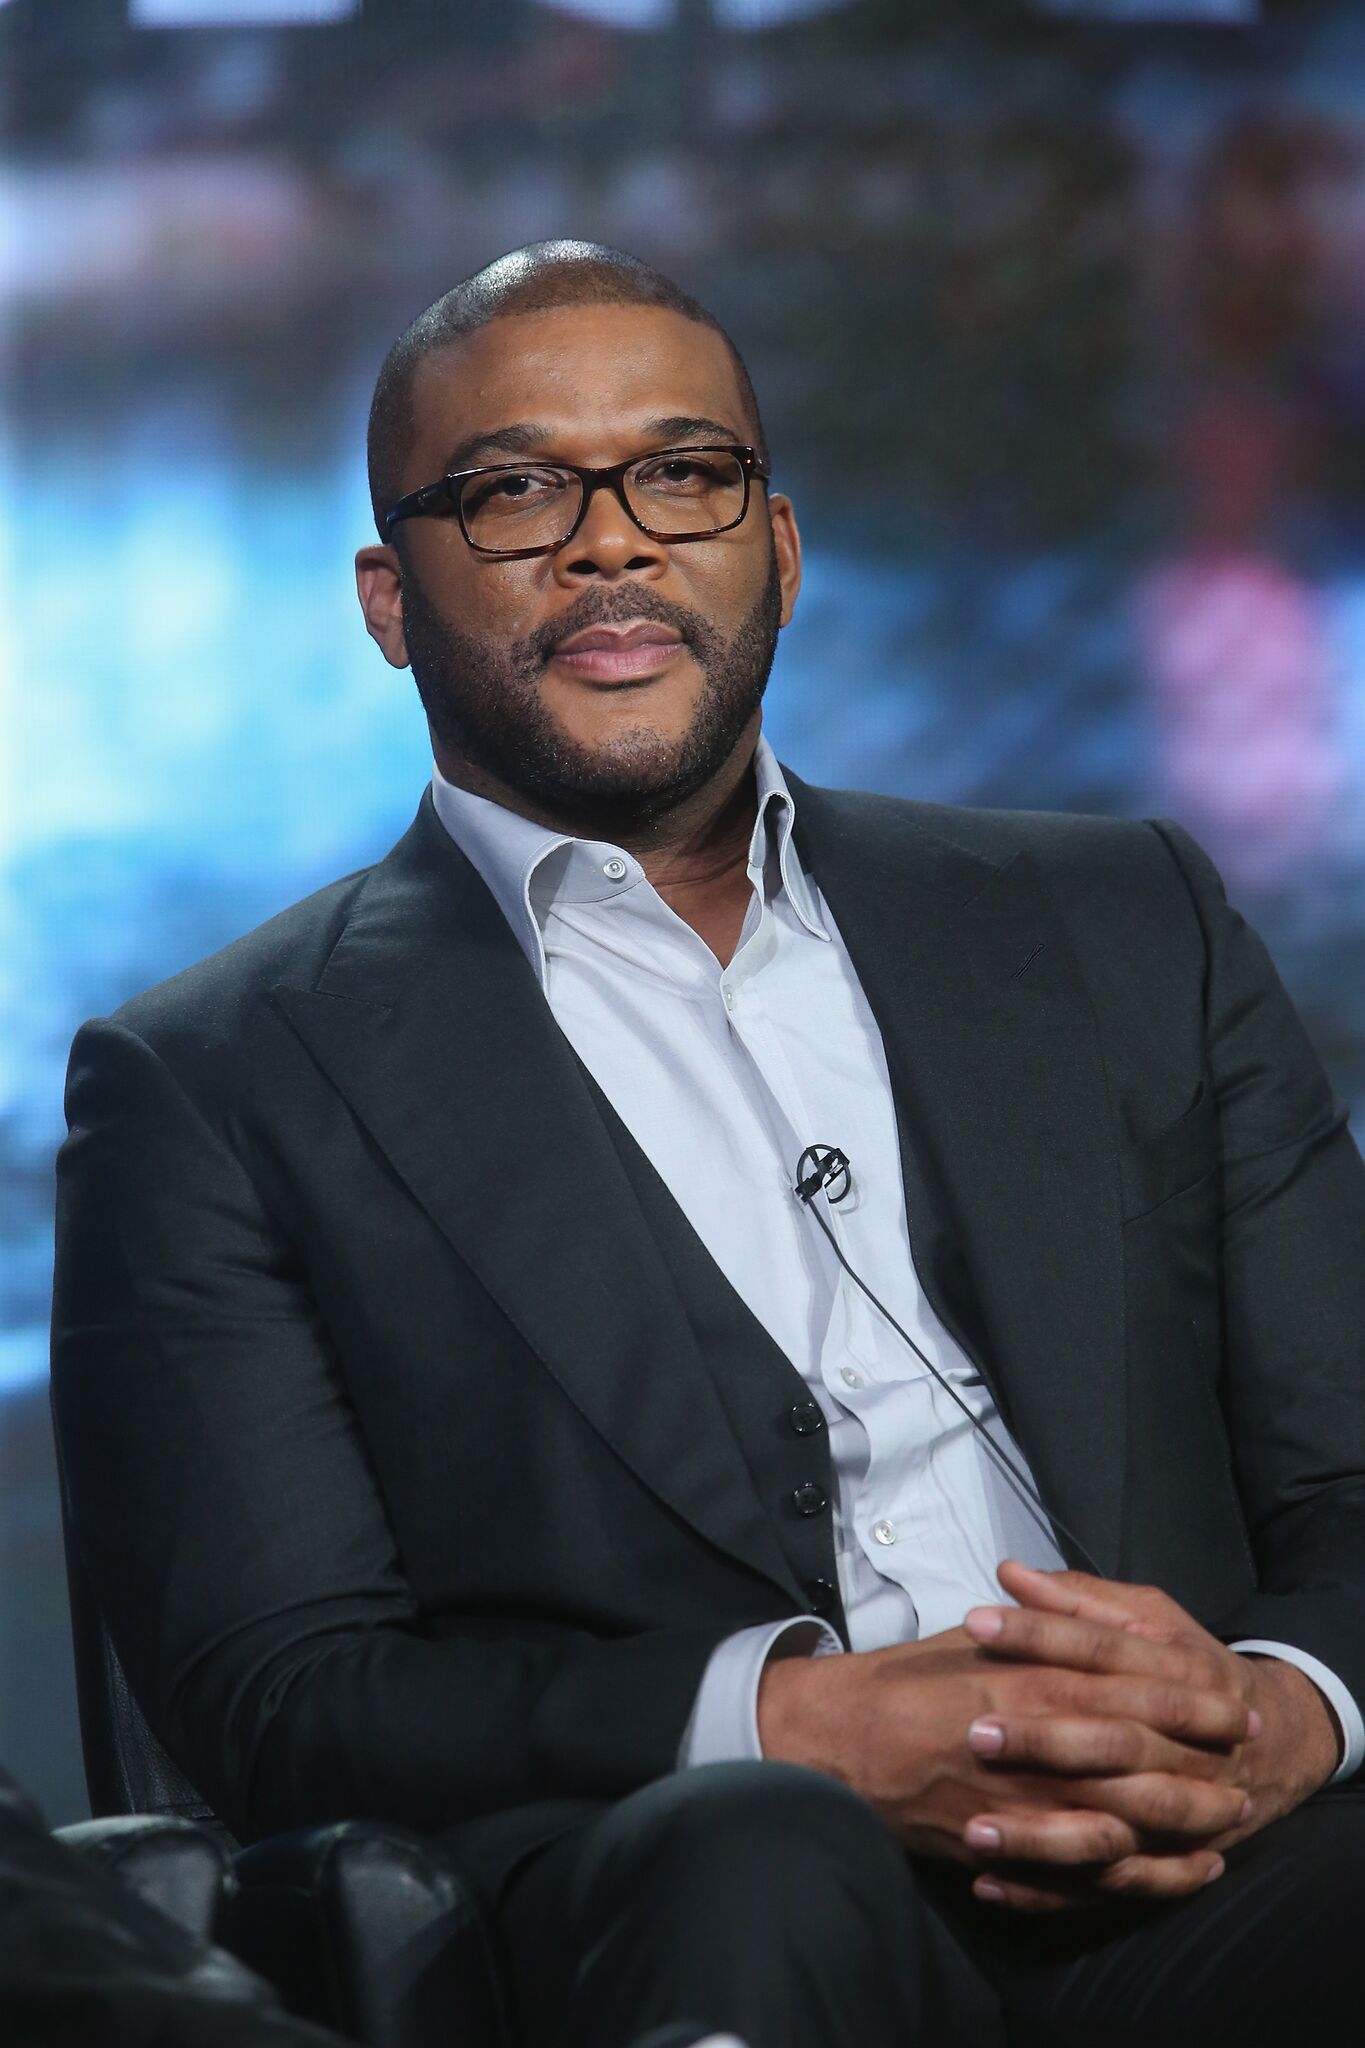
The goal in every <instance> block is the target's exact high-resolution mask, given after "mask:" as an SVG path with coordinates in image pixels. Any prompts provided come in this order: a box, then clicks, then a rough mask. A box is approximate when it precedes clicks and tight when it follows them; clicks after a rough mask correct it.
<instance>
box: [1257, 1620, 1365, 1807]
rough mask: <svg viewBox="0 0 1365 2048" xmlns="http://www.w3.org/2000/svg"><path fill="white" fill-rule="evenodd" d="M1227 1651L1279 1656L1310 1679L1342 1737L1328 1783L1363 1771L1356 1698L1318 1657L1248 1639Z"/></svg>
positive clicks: (1364, 1746)
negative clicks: (1335, 1765) (1339, 1751)
mask: <svg viewBox="0 0 1365 2048" xmlns="http://www.w3.org/2000/svg"><path fill="white" fill-rule="evenodd" d="M1228 1648H1229V1649H1230V1650H1243V1651H1249V1652H1250V1653H1251V1654H1252V1655H1253V1656H1257V1657H1278V1658H1279V1659H1280V1660H1281V1662H1282V1663H1285V1664H1292V1665H1293V1666H1294V1667H1295V1669H1296V1670H1298V1671H1301V1672H1302V1673H1303V1675H1304V1677H1305V1678H1311V1679H1312V1681H1313V1683H1314V1685H1315V1686H1316V1687H1317V1689H1318V1691H1319V1692H1320V1693H1321V1694H1322V1696H1323V1698H1324V1699H1325V1700H1326V1702H1327V1704H1328V1706H1329V1707H1330V1708H1331V1709H1332V1713H1333V1715H1334V1717H1335V1719H1336V1724H1337V1730H1338V1733H1339V1734H1340V1736H1341V1762H1340V1763H1339V1764H1338V1765H1337V1767H1336V1769H1335V1770H1334V1771H1333V1773H1332V1775H1331V1777H1330V1778H1329V1779H1328V1780H1327V1782H1328V1784H1329V1785H1336V1784H1338V1783H1339V1782H1340V1781H1341V1779H1343V1778H1349V1777H1350V1776H1351V1775H1352V1774H1353V1772H1355V1771H1358V1770H1359V1769H1360V1766H1361V1764H1362V1763H1363V1762H1365V1720H1362V1719H1361V1714H1360V1708H1359V1707H1358V1706H1357V1705H1356V1701H1355V1697H1354V1695H1353V1694H1352V1693H1349V1692H1348V1691H1347V1690H1346V1687H1345V1686H1344V1685H1343V1684H1342V1682H1341V1680H1340V1679H1339V1678H1338V1677H1337V1674H1336V1672H1335V1671H1329V1670H1328V1668H1327V1666H1326V1665H1325V1664H1320V1663H1319V1662H1318V1660H1317V1658H1316V1657H1310V1656H1309V1654H1308V1652H1307V1650H1296V1649H1295V1648H1294V1647H1293V1645H1292V1644H1290V1643H1269V1642H1262V1641H1260V1640H1259V1638H1252V1637H1247V1638H1246V1639H1245V1640H1244V1641H1242V1642H1239V1643H1229V1644H1228Z"/></svg>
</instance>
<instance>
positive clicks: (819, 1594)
mask: <svg viewBox="0 0 1365 2048" xmlns="http://www.w3.org/2000/svg"><path fill="white" fill-rule="evenodd" d="M806 1598H807V1599H808V1600H809V1601H810V1604H811V1611H812V1613H814V1614H833V1613H834V1611H835V1609H836V1608H837V1607H838V1605H839V1596H838V1594H837V1593H836V1592H835V1590H834V1588H833V1586H832V1585H831V1584H830V1582H829V1580H828V1579H807V1580H806Z"/></svg>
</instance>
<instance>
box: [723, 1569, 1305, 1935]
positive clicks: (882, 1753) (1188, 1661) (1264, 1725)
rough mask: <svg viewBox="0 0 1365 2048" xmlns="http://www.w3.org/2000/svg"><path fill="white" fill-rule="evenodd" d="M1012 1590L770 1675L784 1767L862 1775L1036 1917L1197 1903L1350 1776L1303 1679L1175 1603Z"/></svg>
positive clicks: (772, 1723)
mask: <svg viewBox="0 0 1365 2048" xmlns="http://www.w3.org/2000/svg"><path fill="white" fill-rule="evenodd" d="M999 1578H1000V1583H1001V1586H1002V1587H1003V1588H1004V1590H1005V1592H1006V1593H1007V1594H1008V1595H1009V1596H1010V1598H1011V1599H1012V1600H1014V1601H1017V1602H1018V1605H1017V1606H1012V1607H1011V1606H1002V1607H978V1608H974V1609H973V1610H972V1612H971V1613H970V1614H968V1616H967V1617H966V1620H965V1623H964V1625H963V1626H962V1627H961V1628H957V1629H949V1630H946V1631H945V1632H944V1633H943V1634H941V1635H937V1636H930V1637H927V1638H925V1639H924V1640H922V1641H920V1642H917V1643H907V1644H903V1645H896V1646H895V1647H893V1648H890V1649H886V1650H874V1651H868V1652H863V1653H861V1654H858V1655H853V1656H845V1657H824V1658H816V1659H805V1658H800V1659H789V1660H785V1661H783V1662H779V1663H775V1664H772V1665H770V1666H769V1668H768V1670H767V1671H766V1672H765V1674H764V1678H763V1682H762V1686H761V1689H760V1695H759V1726H760V1735H761V1740H762V1746H763V1752H764V1755H765V1756H776V1757H783V1758H786V1759H787V1760H789V1761H792V1762H797V1763H804V1764H807V1765H809V1766H812V1767H813V1768H815V1769H821V1770H825V1771H827V1772H829V1773H830V1774H831V1775H833V1776H835V1777H837V1778H840V1779H842V1780H843V1781H844V1782H845V1783H847V1784H850V1785H851V1786H852V1787H853V1788H854V1790H855V1791H858V1792H860V1793H861V1794H862V1795H863V1796H864V1798H866V1799H868V1800H869V1801H870V1802H871V1804H872V1805H873V1806H874V1807H876V1808H877V1810H878V1811H879V1812H880V1813H881V1814H882V1816H883V1818H884V1819H885V1820H886V1821H887V1823H888V1825H889V1826H890V1827H891V1828H892V1830H893V1832H894V1833H895V1834H896V1835H897V1836H898V1837H899V1838H900V1839H901V1841H902V1842H903V1843H904V1844H905V1846H906V1847H907V1848H908V1849H910V1850H912V1851H914V1852H915V1853H917V1854H922V1855H929V1856H937V1857H946V1858H950V1859H952V1860H953V1861H955V1862H959V1863H965V1864H967V1865H969V1866H971V1867H973V1868H974V1869H975V1870H976V1871H977V1873H978V1874H977V1876H976V1877H975V1879H974V1881H973V1886H972V1889H973V1891H974V1892H975V1893H976V1895H977V1897H978V1898H981V1899H985V1900H988V1901H990V1902H992V1903H993V1904H996V1905H999V1906H1005V1907H1012V1908H1014V1909H1016V1910H1019V1911H1026V1912H1048V1911H1052V1912H1056V1911H1060V1910H1064V1909H1067V1908H1072V1909H1074V1908H1077V1907H1081V1906H1085V1905H1092V1906H1093V1905H1098V1904H1100V1903H1102V1902H1103V1901H1104V1900H1105V1899H1106V1898H1114V1897H1128V1898H1131V1897H1134V1896H1140V1897H1148V1898H1178V1897H1182V1896H1184V1895H1186V1894H1188V1893H1191V1892H1194V1891H1197V1890H1198V1889H1199V1888H1200V1886H1202V1885H1204V1884H1207V1883H1209V1882H1210V1881H1211V1880H1212V1879H1214V1878H1216V1877H1218V1876H1220V1875H1221V1873H1222V1870H1223V1858H1222V1853H1221V1852H1222V1851H1223V1850H1224V1849H1226V1848H1227V1847H1229V1846H1230V1845H1231V1844H1232V1843H1233V1842H1236V1841H1239V1840H1241V1839H1242V1838H1243V1837H1244V1836H1246V1835H1249V1834H1252V1833H1254V1832H1255V1830H1256V1829H1257V1828H1260V1827H1263V1826H1264V1825H1265V1824H1266V1823H1267V1822H1268V1821H1270V1820H1273V1819H1275V1818H1277V1817H1278V1816H1279V1815H1280V1814H1282V1813H1287V1812H1289V1811H1290V1810H1291V1808H1292V1807H1294V1806H1296V1805H1298V1804H1299V1802H1300V1801H1301V1800H1302V1799H1305V1798H1307V1797H1308V1795H1309V1794H1310V1793H1311V1792H1313V1791H1316V1790H1317V1788H1318V1786H1319V1785H1321V1784H1323V1783H1324V1782H1325V1781H1326V1779H1327V1778H1328V1777H1329V1776H1330V1775H1331V1773H1332V1771H1333V1770H1334V1768H1335V1766H1336V1761H1337V1748H1338V1745H1337V1735H1336V1727H1335V1722H1334V1720H1333V1718H1332V1716H1331V1713H1330V1711H1329V1709H1328V1708H1327V1705H1326V1703H1325V1701H1324V1700H1323V1698H1322V1696H1321V1694H1320V1693H1319V1692H1318V1690H1317V1688H1316V1687H1315V1686H1314V1685H1313V1684H1312V1683H1311V1681H1310V1680H1309V1679H1307V1678H1305V1677H1304V1675H1303V1674H1302V1673H1301V1672H1300V1671H1298V1670H1296V1669H1295V1668H1294V1667H1293V1666H1291V1665H1289V1664H1287V1663H1285V1662H1283V1661H1282V1660H1279V1659H1275V1658H1269V1657H1251V1656H1241V1655H1239V1654H1238V1653H1236V1652H1235V1651H1232V1650H1229V1649H1227V1648H1226V1646H1225V1645H1224V1644H1222V1643H1220V1642H1219V1641H1218V1640H1217V1639H1216V1637H1213V1636H1211V1635H1209V1634H1208V1633H1207V1631H1206V1630H1204V1629H1203V1628H1201V1627H1200V1626H1199V1624H1198V1623H1197V1622H1196V1621H1194V1620H1193V1618H1192V1617H1191V1616H1190V1615H1188V1614H1187V1613H1186V1612H1185V1610H1184V1609H1183V1608H1182V1607H1180V1606H1179V1605H1178V1603H1177V1602H1176V1601H1174V1600H1172V1599H1170V1598H1169V1597H1168V1596H1167V1595H1166V1594H1164V1593H1161V1592H1160V1591H1158V1590H1157V1589H1156V1588H1154V1587H1148V1586H1130V1585H1125V1584H1121V1583H1119V1582H1116V1581H1113V1580H1106V1579H1098V1578H1092V1577H1090V1576H1089V1575H1087V1574H1086V1573H1083V1572H1066V1571H1063V1572H1041V1571H1035V1570H1033V1569H1032V1568H1030V1567H1028V1566H1025V1565H1022V1564H1018V1563H1016V1562H1014V1561H1013V1560H1009V1561H1007V1562H1006V1563H1004V1564H1002V1565H1001V1567H1000V1571H999Z"/></svg>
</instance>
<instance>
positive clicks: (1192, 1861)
mask: <svg viewBox="0 0 1365 2048" xmlns="http://www.w3.org/2000/svg"><path fill="white" fill-rule="evenodd" d="M1224 1867H1225V1866H1224V1863H1223V1859H1222V1857H1221V1856H1220V1855H1219V1854H1218V1852H1217V1850H1216V1849H1194V1850H1192V1851H1191V1852H1190V1853H1189V1855H1187V1856H1126V1857H1125V1858H1124V1859H1123V1861H1122V1862H1121V1863H1111V1864H1109V1865H1108V1866H1107V1867H1106V1868H1105V1869H1104V1870H1101V1871H1100V1872H1099V1873H1098V1875H1097V1876H1096V1879H1095V1883H1096V1885H1097V1887H1098V1888H1099V1890H1100V1891H1102V1892H1105V1893H1108V1894H1117V1895H1118V1896H1120V1897H1125V1898H1144V1899H1187V1898H1188V1897H1189V1896H1190V1894H1191V1893H1192V1892H1197V1891H1201V1890H1202V1889H1203V1887H1204V1886H1205V1885H1206V1884H1212V1883H1213V1881H1214V1879H1215V1878H1219V1877H1221V1876H1222V1875H1223V1870H1224Z"/></svg>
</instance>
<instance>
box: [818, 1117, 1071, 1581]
mask: <svg viewBox="0 0 1365 2048" xmlns="http://www.w3.org/2000/svg"><path fill="white" fill-rule="evenodd" d="M807 1161H809V1162H810V1163H809V1165H807ZM852 1179H853V1173H852V1168H851V1166H850V1165H849V1159H848V1154H847V1152H844V1151H842V1150H841V1149H840V1147H839V1146H838V1145H807V1147H806V1149H805V1151H804V1152H803V1153H802V1154H801V1157H800V1158H799V1159H798V1160H797V1162H796V1186H795V1187H794V1188H793V1189H792V1193H793V1194H794V1195H795V1196H796V1197H797V1199H798V1200H799V1201H801V1202H803V1203H804V1204H805V1206H806V1208H807V1209H808V1210H809V1211H810V1213H811V1215H812V1216H813V1217H814V1218H815V1221H816V1222H817V1223H818V1224H819V1226H820V1228H821V1230H823V1231H824V1233H825V1236H826V1238H827V1239H828V1240H829V1247H830V1250H831V1251H832V1252H833V1253H834V1256H835V1258H836V1259H837V1260H838V1261H839V1264H840V1265H841V1266H842V1267H843V1269H844V1271H845V1272H846V1273H847V1275H848V1277H849V1279H850V1280H851V1281H852V1282H853V1284H854V1286H855V1287H857V1288H858V1289H860V1291H861V1292H862V1293H863V1294H865V1295H866V1296H867V1298H868V1300H869V1301H870V1302H871V1303H872V1306H873V1308H875V1309H876V1311H877V1313H878V1315H880V1316H882V1317H884V1318H885V1320H886V1321H887V1322H888V1323H890V1325H891V1327H892V1329H893V1330H894V1331H895V1333H896V1335H897V1336H898V1337H899V1338H900V1339H901V1342H902V1343H904V1344H908V1345H909V1347H910V1349H911V1351H913V1352H914V1354H915V1357H916V1358H917V1359H918V1360H919V1362H920V1364H921V1365H923V1366H924V1367H925V1368H926V1369H927V1370H928V1371H929V1372H930V1373H932V1374H933V1376H934V1378H935V1379H936V1380H937V1381H938V1384H939V1385H940V1386H941V1387H942V1388H943V1391H944V1392H945V1394H947V1395H948V1396H949V1397H950V1398H951V1399H952V1400H953V1401H955V1402H956V1403H957V1405H958V1407H959V1408H960V1409H961V1410H962V1413H963V1414H964V1415H965V1416H966V1418H967V1420H968V1422H970V1424H971V1425H972V1428H973V1429H974V1430H975V1431H976V1433H977V1435H978V1436H979V1437H980V1438H981V1441H982V1442H983V1443H984V1444H985V1445H986V1447H987V1449H988V1450H989V1451H990V1454H991V1456H992V1457H993V1458H994V1459H995V1461H996V1463H997V1464H998V1465H1000V1466H1002V1467H1003V1468H1004V1470H1005V1471H1006V1472H1007V1473H1008V1474H1009V1476H1010V1478H1011V1479H1012V1480H1013V1481H1014V1483H1015V1485H1016V1486H1018V1487H1019V1488H1020V1489H1021V1491H1022V1492H1023V1494H1024V1497H1025V1498H1026V1499H1027V1500H1029V1501H1031V1502H1032V1503H1033V1505H1034V1507H1036V1508H1037V1510H1038V1512H1039V1514H1040V1515H1041V1516H1042V1517H1043V1520H1044V1521H1045V1522H1047V1523H1050V1524H1051V1526H1052V1527H1053V1528H1054V1529H1058V1530H1060V1532H1061V1533H1062V1535H1063V1536H1065V1537H1066V1538H1067V1539H1068V1541H1069V1542H1070V1543H1071V1544H1072V1545H1073V1546H1074V1548H1075V1550H1076V1552H1077V1554H1078V1555H1079V1556H1080V1557H1082V1558H1083V1559H1084V1560H1085V1566H1086V1569H1087V1571H1090V1572H1093V1573H1094V1575H1095V1577H1096V1578H1097V1579H1103V1578H1105V1577H1107V1574H1106V1573H1105V1572H1103V1571H1101V1569H1100V1567H1099V1566H1098V1565H1097V1564H1096V1562H1095V1560H1094V1558H1093V1557H1092V1556H1091V1555H1090V1552H1089V1551H1088V1550H1087V1549H1086V1547H1085V1545H1084V1544H1083V1543H1082V1542H1081V1539H1080V1537H1079V1536H1077V1535H1076V1533H1075V1531H1074V1530H1072V1529H1068V1527H1067V1525H1066V1523H1065V1522H1064V1521H1063V1520H1062V1518H1061V1516H1060V1515H1054V1514H1053V1513H1052V1512H1051V1510H1050V1509H1049V1508H1047V1507H1046V1506H1045V1505H1044V1503H1043V1498H1042V1495H1041V1494H1040V1493H1039V1492H1038V1489H1037V1487H1036V1486H1034V1485H1033V1483H1032V1481H1031V1480H1030V1479H1029V1477H1028V1474H1027V1473H1026V1472H1022V1471H1021V1470H1020V1468H1019V1467H1018V1465H1016V1464H1015V1462H1014V1460H1013V1458H1011V1456H1010V1455H1009V1453H1008V1451H1004V1450H1002V1449H1001V1448H1000V1445H999V1444H998V1443H997V1442H996V1441H995V1438H994V1437H993V1436H992V1435H991V1433H990V1431H989V1430H988V1429H987V1428H986V1426H985V1424H984V1423H983V1422H981V1421H980V1420H979V1419H978V1417H977V1416H975V1415H973V1413H972V1411H971V1409H970V1408H969V1407H968V1405H967V1403H966V1402H965V1401H964V1400H963V1398H962V1396H961V1395H960V1394H959V1393H958V1391H957V1388H956V1387H955V1386H954V1385H953V1384H952V1382H951V1380H949V1379H948V1378H947V1377H946V1375H945V1374H943V1373H941V1372H940V1371H939V1369H938V1367H937V1366H936V1365H935V1364H934V1361H933V1359H932V1358H926V1356H925V1354H924V1353H923V1351H921V1349H920V1347H919V1345H918V1344H917V1343H916V1342H915V1340H914V1338H913V1337H912V1336H911V1335H910V1332H909V1331H908V1330H904V1329H902V1328H901V1326H900V1324H899V1323H898V1322H897V1321H896V1318H895V1317H894V1316H893V1315H892V1313H891V1311H890V1309H889V1308H887V1307H886V1305H885V1304H884V1303H883V1302H880V1301H878V1299H877V1297H876V1295H875V1294H874V1293H873V1292H872V1289H871V1288H870V1287H869V1286H868V1284H867V1282H866V1281H865V1280H864V1279H863V1277H862V1275H861V1274H859V1273H856V1272H855V1271H854V1270H853V1267H852V1266H850V1264H849V1262H848V1260H847V1259H846V1258H845V1257H844V1255H843V1253H842V1251H841V1250H840V1249H839V1242H838V1239H837V1238H836V1237H835V1235H834V1232H833V1231H832V1230H831V1229H830V1227H829V1224H828V1223H827V1221H826V1220H825V1218H824V1217H823V1216H822V1215H821V1214H820V1211H819V1210H818V1209H817V1208H816V1207H815V1197H816V1196H817V1195H818V1194H819V1193H820V1192H821V1190H822V1189H824V1190H826V1191H827V1192H828V1198H829V1200H830V1201H831V1202H842V1201H843V1199H844V1197H845V1195H846V1194H847V1193H848V1191H849V1188H850V1187H851V1185H852ZM835 1183H838V1192H837V1193H835V1192H834V1191H833V1190H834V1185H835Z"/></svg>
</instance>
